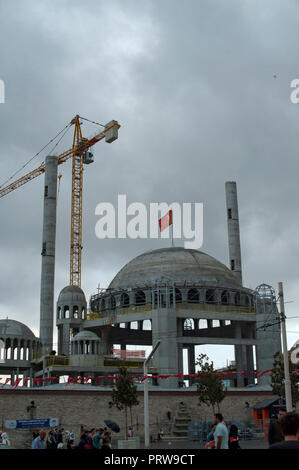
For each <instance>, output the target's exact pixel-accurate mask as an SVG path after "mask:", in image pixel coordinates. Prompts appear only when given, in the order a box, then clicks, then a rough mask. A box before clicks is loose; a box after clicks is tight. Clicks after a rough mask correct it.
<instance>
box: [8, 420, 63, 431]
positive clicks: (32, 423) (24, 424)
mask: <svg viewBox="0 0 299 470" xmlns="http://www.w3.org/2000/svg"><path fill="white" fill-rule="evenodd" d="M56 426H59V419H57V418H46V419H17V420H8V421H5V427H6V429H28V428H54V427H56Z"/></svg>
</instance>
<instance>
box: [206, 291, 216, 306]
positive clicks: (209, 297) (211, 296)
mask: <svg viewBox="0 0 299 470" xmlns="http://www.w3.org/2000/svg"><path fill="white" fill-rule="evenodd" d="M206 302H207V303H210V304H213V303H215V291H214V290H213V289H208V290H207V291H206Z"/></svg>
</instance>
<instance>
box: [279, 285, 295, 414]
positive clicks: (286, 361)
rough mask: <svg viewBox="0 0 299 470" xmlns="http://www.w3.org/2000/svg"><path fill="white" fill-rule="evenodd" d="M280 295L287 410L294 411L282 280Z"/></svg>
mask: <svg viewBox="0 0 299 470" xmlns="http://www.w3.org/2000/svg"><path fill="white" fill-rule="evenodd" d="M278 297H279V303H280V319H281V334H282V348H283V362H284V386H285V396H286V408H287V412H290V411H293V404H292V389H291V380H290V370H289V354H288V346H287V333H286V316H285V313H284V299H283V286H282V282H279V283H278Z"/></svg>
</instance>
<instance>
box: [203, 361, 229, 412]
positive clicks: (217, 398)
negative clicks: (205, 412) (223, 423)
mask: <svg viewBox="0 0 299 470" xmlns="http://www.w3.org/2000/svg"><path fill="white" fill-rule="evenodd" d="M196 364H197V365H199V367H200V369H199V371H198V373H197V374H198V378H197V392H198V395H199V403H198V405H199V406H200V405H201V404H202V403H204V404H205V405H207V406H209V407H210V406H211V407H212V409H213V413H215V409H216V407H217V411H218V412H219V410H220V408H219V405H220V403H221V402H222V400H223V399H224V397H225V395H226V392H225V390H224V387H223V383H222V380H221V377H220V375H219V374H218V373H217V372H215V370H214V364H213V361H211V362H210V360H209V358H208V356H207V355H206V354H200V355H199V356H198V358H197V362H196Z"/></svg>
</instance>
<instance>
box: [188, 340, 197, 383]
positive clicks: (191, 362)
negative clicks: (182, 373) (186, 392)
mask: <svg viewBox="0 0 299 470" xmlns="http://www.w3.org/2000/svg"><path fill="white" fill-rule="evenodd" d="M188 374H195V345H194V344H189V345H188ZM193 382H194V379H192V378H189V384H190V385H192V383H193Z"/></svg>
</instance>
